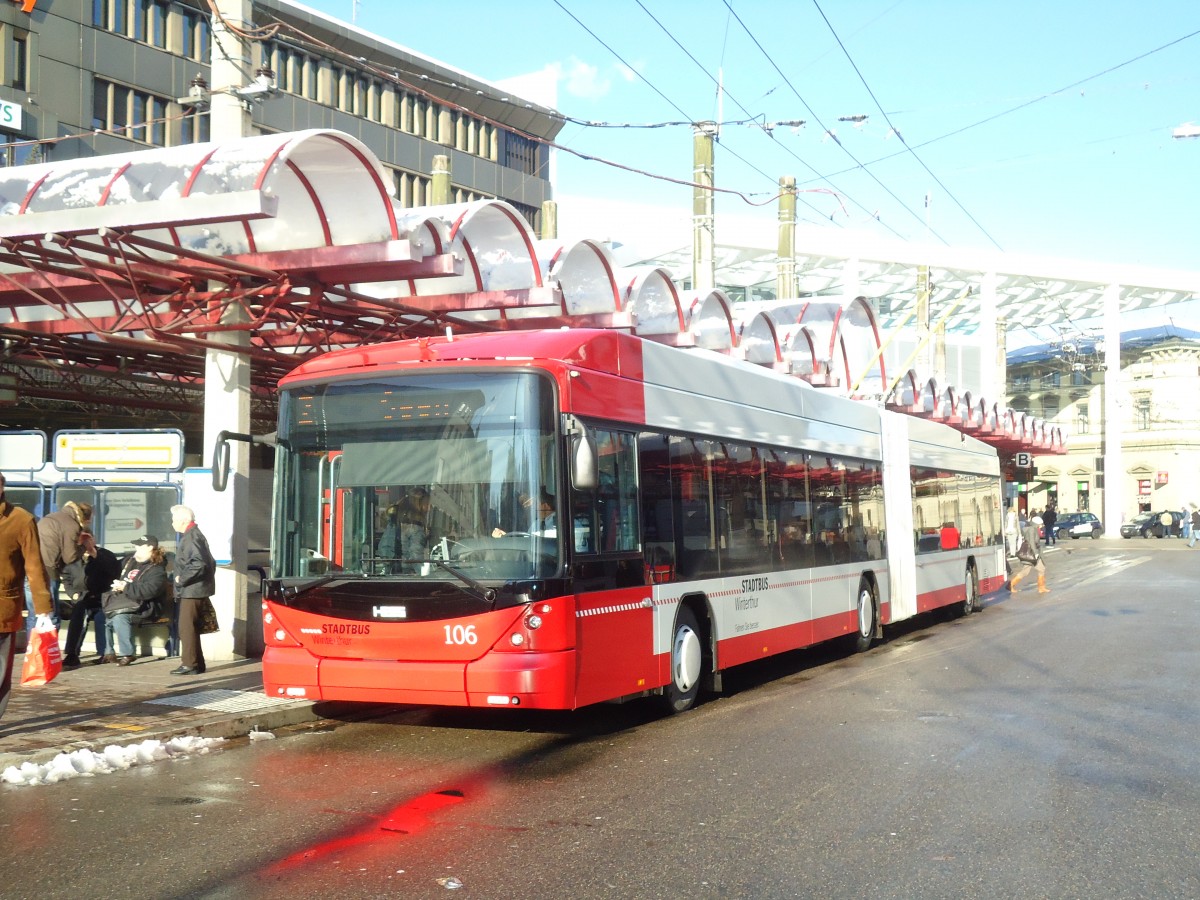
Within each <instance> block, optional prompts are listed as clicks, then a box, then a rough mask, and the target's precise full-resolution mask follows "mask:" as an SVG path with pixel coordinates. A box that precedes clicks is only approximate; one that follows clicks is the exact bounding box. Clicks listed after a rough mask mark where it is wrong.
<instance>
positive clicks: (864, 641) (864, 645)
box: [854, 578, 878, 653]
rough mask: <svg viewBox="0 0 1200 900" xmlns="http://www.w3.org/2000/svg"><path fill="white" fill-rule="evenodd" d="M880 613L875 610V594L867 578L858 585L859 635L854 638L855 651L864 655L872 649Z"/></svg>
mask: <svg viewBox="0 0 1200 900" xmlns="http://www.w3.org/2000/svg"><path fill="white" fill-rule="evenodd" d="M877 616H878V612H877V610H876V609H875V592H874V591H873V590H871V583H870V582H869V581H867V580H866V579H865V578H864V579H863V580H862V581H860V582H859V583H858V633H857V634H856V635H855V636H854V649H855V650H857V651H858V652H859V653H863V652H865V651H867V650H870V649H871V642H872V641H874V640H875V627H876V625H877V624H878V622H877Z"/></svg>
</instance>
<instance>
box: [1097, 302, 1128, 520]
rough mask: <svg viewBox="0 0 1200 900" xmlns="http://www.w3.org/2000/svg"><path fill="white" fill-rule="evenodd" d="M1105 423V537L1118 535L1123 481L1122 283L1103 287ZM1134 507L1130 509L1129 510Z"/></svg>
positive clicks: (1102, 443)
mask: <svg viewBox="0 0 1200 900" xmlns="http://www.w3.org/2000/svg"><path fill="white" fill-rule="evenodd" d="M1103 392H1104V396H1103V399H1102V401H1101V403H1102V405H1103V407H1104V424H1103V425H1102V426H1101V429H1100V456H1101V458H1102V459H1103V460H1104V491H1103V492H1102V496H1103V505H1104V511H1103V513H1101V515H1100V520H1101V521H1102V522H1103V523H1104V534H1105V537H1118V536H1119V535H1120V528H1121V518H1122V516H1123V515H1124V512H1125V511H1124V510H1123V509H1122V498H1121V490H1122V487H1123V485H1124V483H1125V471H1124V469H1125V463H1124V461H1123V454H1122V452H1121V441H1122V440H1123V439H1124V432H1125V416H1124V414H1123V412H1122V408H1123V406H1124V404H1123V403H1122V400H1123V398H1122V396H1121V286H1120V285H1118V284H1110V285H1107V286H1106V287H1105V288H1104V387H1103ZM1132 511H1133V510H1130V512H1132Z"/></svg>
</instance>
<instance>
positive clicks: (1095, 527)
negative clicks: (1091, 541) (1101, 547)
mask: <svg viewBox="0 0 1200 900" xmlns="http://www.w3.org/2000/svg"><path fill="white" fill-rule="evenodd" d="M1102 534H1104V526H1103V525H1101V524H1100V520H1099V519H1097V518H1096V515H1095V513H1090V512H1076V513H1059V514H1058V521H1057V522H1055V523H1054V539H1055V540H1062V539H1063V538H1065V537H1070V538H1071V539H1072V540H1076V539H1078V538H1081V537H1090V538H1098V537H1100V535H1102Z"/></svg>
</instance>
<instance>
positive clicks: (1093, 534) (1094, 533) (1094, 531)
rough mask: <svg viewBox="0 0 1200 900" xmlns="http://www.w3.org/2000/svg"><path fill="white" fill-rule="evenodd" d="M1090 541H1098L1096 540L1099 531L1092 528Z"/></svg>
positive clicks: (1098, 536)
mask: <svg viewBox="0 0 1200 900" xmlns="http://www.w3.org/2000/svg"><path fill="white" fill-rule="evenodd" d="M1092 540H1093V541H1098V540H1100V531H1099V529H1096V528H1093V529H1092Z"/></svg>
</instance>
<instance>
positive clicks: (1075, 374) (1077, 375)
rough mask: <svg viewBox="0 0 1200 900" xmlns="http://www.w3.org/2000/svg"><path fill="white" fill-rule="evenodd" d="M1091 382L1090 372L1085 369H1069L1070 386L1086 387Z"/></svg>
mask: <svg viewBox="0 0 1200 900" xmlns="http://www.w3.org/2000/svg"><path fill="white" fill-rule="evenodd" d="M1091 383H1092V373H1091V372H1089V371H1088V370H1087V369H1072V370H1071V386H1072V387H1086V386H1087V385H1089V384H1091Z"/></svg>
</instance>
